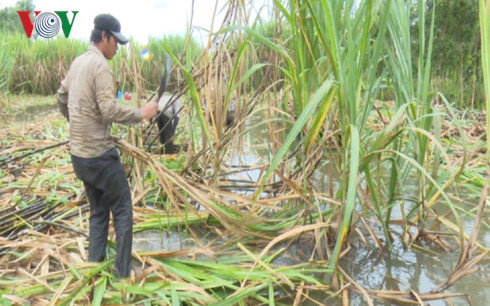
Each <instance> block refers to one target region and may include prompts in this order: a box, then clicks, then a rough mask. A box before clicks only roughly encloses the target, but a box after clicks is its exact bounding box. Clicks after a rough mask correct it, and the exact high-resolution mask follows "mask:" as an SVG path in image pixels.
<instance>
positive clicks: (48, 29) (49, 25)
mask: <svg viewBox="0 0 490 306" xmlns="http://www.w3.org/2000/svg"><path fill="white" fill-rule="evenodd" d="M72 12H73V18H72V19H71V22H70V21H69V20H68V17H67V16H66V14H67V13H68V11H54V13H52V12H42V13H41V11H34V14H35V16H34V22H32V21H31V18H29V13H30V12H29V11H17V14H19V17H20V21H22V25H23V26H24V31H25V32H26V35H27V37H28V38H31V35H32V30H33V29H34V28H35V29H36V32H37V34H39V36H41V37H44V38H52V37H55V36H56V35H57V34H58V32H59V31H60V27H61V28H62V29H63V33H64V34H65V37H66V38H68V36H69V35H70V32H71V28H72V26H73V22H74V21H75V16H76V15H77V13H78V12H79V11H72Z"/></svg>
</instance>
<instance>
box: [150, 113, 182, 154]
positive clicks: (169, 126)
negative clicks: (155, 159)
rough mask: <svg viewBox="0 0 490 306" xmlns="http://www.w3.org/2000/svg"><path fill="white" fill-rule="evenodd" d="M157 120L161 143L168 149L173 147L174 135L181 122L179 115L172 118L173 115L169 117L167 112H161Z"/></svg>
mask: <svg viewBox="0 0 490 306" xmlns="http://www.w3.org/2000/svg"><path fill="white" fill-rule="evenodd" d="M156 121H157V126H158V137H159V140H160V143H161V144H162V145H165V148H166V150H168V149H171V148H172V146H173V141H172V137H174V134H175V129H176V128H177V124H178V123H179V117H178V116H176V117H175V118H173V119H172V117H168V116H166V115H165V114H159V115H158V116H157V119H156ZM167 153H168V152H167Z"/></svg>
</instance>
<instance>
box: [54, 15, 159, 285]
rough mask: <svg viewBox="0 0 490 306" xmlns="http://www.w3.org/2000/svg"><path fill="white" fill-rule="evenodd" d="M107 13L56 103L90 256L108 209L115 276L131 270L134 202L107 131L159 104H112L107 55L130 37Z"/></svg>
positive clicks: (101, 241) (101, 249)
mask: <svg viewBox="0 0 490 306" xmlns="http://www.w3.org/2000/svg"><path fill="white" fill-rule="evenodd" d="M120 31H121V25H120V23H119V21H118V20H117V19H116V18H114V17H113V16H112V15H109V14H101V15H98V16H96V17H95V19H94V29H93V30H92V34H91V36H90V41H91V45H90V46H89V47H88V50H87V51H86V52H85V53H84V54H82V55H80V56H79V57H77V58H76V59H75V60H74V61H73V63H72V64H71V67H70V70H69V71H68V73H67V75H66V78H65V79H64V80H63V81H62V82H61V87H60V88H59V89H58V105H59V108H60V111H61V113H62V114H63V115H64V116H65V117H66V118H67V120H68V121H69V123H70V153H71V160H72V163H73V168H74V170H75V173H76V175H77V177H78V178H79V179H80V180H82V181H83V184H84V186H85V192H86V194H87V197H88V199H89V203H90V222H89V225H90V228H89V250H88V254H89V256H88V259H89V261H92V262H100V261H103V260H104V259H105V256H106V244H107V235H108V227H109V212H111V213H112V218H113V223H114V228H115V232H116V244H117V247H116V259H115V264H114V267H115V275H116V276H117V277H128V276H129V274H130V270H131V248H132V238H133V231H132V221H133V220H132V219H133V217H132V213H133V211H132V203H131V194H130V191H129V185H128V182H127V179H126V175H125V173H124V171H123V167H122V164H121V161H120V158H119V154H118V152H117V151H116V148H115V147H114V141H113V139H112V137H111V135H110V126H111V123H113V122H115V123H121V124H132V123H136V122H139V121H141V120H144V119H149V118H152V117H153V116H155V114H156V112H157V103H148V104H146V105H145V106H143V107H142V108H129V107H126V106H122V105H118V104H116V100H115V88H114V82H113V76H112V72H111V69H110V67H109V64H108V63H107V60H110V59H112V58H113V57H114V55H115V54H116V52H117V49H118V44H126V43H127V42H128V39H127V38H126V37H124V36H123V35H122V34H121V32H120Z"/></svg>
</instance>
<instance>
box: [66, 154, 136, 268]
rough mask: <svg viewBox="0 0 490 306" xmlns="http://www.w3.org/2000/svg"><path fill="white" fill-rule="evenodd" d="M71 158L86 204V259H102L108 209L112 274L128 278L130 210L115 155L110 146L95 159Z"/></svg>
mask: <svg viewBox="0 0 490 306" xmlns="http://www.w3.org/2000/svg"><path fill="white" fill-rule="evenodd" d="M71 160H72V163H73V168H74V169H75V173H76V175H77V177H78V178H79V179H80V180H81V181H83V184H84V186H85V192H86V193H87V197H88V200H89V203H90V222H89V225H90V228H89V244H88V260H89V261H95V262H100V261H103V260H104V259H105V256H106V245H107V235H108V231H109V212H112V219H113V223H114V228H115V230H116V260H115V264H114V266H115V275H116V276H117V277H128V276H129V273H130V270H131V248H132V243H133V209H132V204H131V193H130V191H129V185H128V181H127V179H126V174H125V173H124V170H123V167H122V165H121V160H120V159H119V154H118V152H117V151H116V149H115V148H112V149H110V150H108V151H107V152H105V153H104V154H102V155H101V156H99V157H96V158H80V157H77V156H74V155H72V156H71Z"/></svg>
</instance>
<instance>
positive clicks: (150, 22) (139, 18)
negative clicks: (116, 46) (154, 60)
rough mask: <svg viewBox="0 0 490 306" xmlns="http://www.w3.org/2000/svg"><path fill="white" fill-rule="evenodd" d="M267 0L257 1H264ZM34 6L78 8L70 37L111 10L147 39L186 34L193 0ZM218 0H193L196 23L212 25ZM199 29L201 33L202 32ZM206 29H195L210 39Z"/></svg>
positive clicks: (8, 2) (83, 34)
mask: <svg viewBox="0 0 490 306" xmlns="http://www.w3.org/2000/svg"><path fill="white" fill-rule="evenodd" d="M16 2H17V0H0V9H2V8H4V7H6V6H14V5H15V3H16ZM262 2H264V0H260V1H254V6H255V5H256V3H262ZM33 3H34V5H35V10H38V11H41V12H53V11H68V12H69V13H68V20H69V21H71V19H72V17H73V15H72V13H71V11H79V12H78V14H77V15H76V17H75V20H74V22H73V27H72V30H71V33H70V36H69V37H70V38H77V39H84V40H87V41H88V39H89V37H90V32H91V30H92V28H93V20H94V17H95V16H96V15H97V14H101V13H109V14H112V15H113V16H114V17H116V18H117V19H119V21H120V22H121V32H122V34H124V35H125V36H126V37H130V36H132V37H133V38H134V39H136V40H137V41H138V42H140V43H145V42H147V41H148V37H161V36H162V35H169V34H180V35H182V34H184V33H185V32H186V29H187V28H188V27H189V23H190V18H191V8H192V0H136V1H120V0H77V1H69V0H34V1H33ZM225 3H226V0H218V6H217V11H218V12H219V11H220V9H222V8H223V5H224V4H225ZM215 5H216V0H194V16H193V22H192V23H193V26H194V27H196V28H203V29H209V28H210V26H211V21H212V17H213V10H214V8H215ZM223 15H224V14H223V13H221V14H218V16H217V18H216V20H215V21H214V24H215V25H214V29H216V28H218V27H219V26H220V25H221V22H222V19H223ZM199 33H200V34H199ZM206 35H207V33H206V31H197V29H195V30H194V32H193V36H194V37H195V38H196V39H198V40H200V39H201V37H202V39H204V40H207V37H206Z"/></svg>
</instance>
